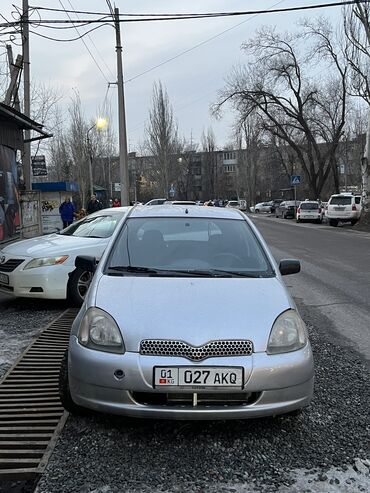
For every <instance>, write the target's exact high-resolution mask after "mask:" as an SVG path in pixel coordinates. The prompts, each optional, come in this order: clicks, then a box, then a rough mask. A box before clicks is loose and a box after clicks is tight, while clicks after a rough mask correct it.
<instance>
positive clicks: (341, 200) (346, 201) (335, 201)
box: [330, 197, 352, 205]
mask: <svg viewBox="0 0 370 493" xmlns="http://www.w3.org/2000/svg"><path fill="white" fill-rule="evenodd" d="M351 201H352V197H332V198H331V200H330V205H351Z"/></svg>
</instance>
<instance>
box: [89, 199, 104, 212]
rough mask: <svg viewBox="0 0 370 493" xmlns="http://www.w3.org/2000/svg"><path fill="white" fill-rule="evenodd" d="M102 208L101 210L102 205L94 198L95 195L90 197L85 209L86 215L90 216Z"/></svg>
mask: <svg viewBox="0 0 370 493" xmlns="http://www.w3.org/2000/svg"><path fill="white" fill-rule="evenodd" d="M102 208H103V205H102V203H101V202H99V200H98V199H97V198H96V195H91V198H90V200H89V203H88V204H87V207H86V212H87V214H91V213H93V212H97V211H100V210H101V209H102Z"/></svg>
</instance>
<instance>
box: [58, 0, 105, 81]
mask: <svg viewBox="0 0 370 493" xmlns="http://www.w3.org/2000/svg"><path fill="white" fill-rule="evenodd" d="M59 1H60V0H59ZM67 1H68V3H69V5H70V6H71V8H72V9H73V10H74V7H73V5H72V3H71V1H70V0H67ZM60 3H62V2H61V1H60ZM76 15H77V14H76ZM88 38H89V39H90V41H91V44H92V45H93V46H94V48H95V51H96V53H97V54H98V56H99V58H100V60H101V61H102V62H103V64H104V65H105V68H106V69H107V70H108V72H109V74H110V76H111V77H112V78H113V79H114V77H115V76H114V75H113V73H112V71H111V69H110V68H109V67H108V65H107V63H106V62H105V60H104V58H103V57H102V56H101V54H100V51H99V50H98V47H97V46H96V44H95V42H94V40H93V39H92V37H91V36H90V34H88ZM81 41H82V42H83V43H84V44H85V42H84V40H83V39H82V40H81ZM107 82H108V81H107Z"/></svg>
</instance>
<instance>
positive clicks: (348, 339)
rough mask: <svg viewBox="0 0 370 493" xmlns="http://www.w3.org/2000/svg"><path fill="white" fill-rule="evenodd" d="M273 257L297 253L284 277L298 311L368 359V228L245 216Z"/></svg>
mask: <svg viewBox="0 0 370 493" xmlns="http://www.w3.org/2000/svg"><path fill="white" fill-rule="evenodd" d="M249 217H251V218H252V220H253V222H254V223H255V224H256V226H257V227H258V229H259V230H260V232H261V233H262V235H263V237H264V238H265V240H266V241H267V243H268V245H269V247H270V248H271V250H272V253H273V255H274V257H275V259H276V260H280V259H282V258H297V259H299V260H300V261H301V269H302V270H301V273H300V274H297V275H295V276H289V277H286V278H284V280H285V282H286V284H287V286H289V288H290V292H291V294H292V295H293V297H294V299H295V300H296V302H297V304H298V305H299V307H300V309H301V311H302V315H303V316H304V317H305V316H307V315H308V314H309V316H310V317H312V318H313V319H314V317H315V319H317V325H318V326H319V327H320V328H321V329H322V330H325V331H326V332H328V331H329V332H330V331H332V332H333V333H334V334H335V337H336V338H337V337H338V336H340V337H341V338H342V341H343V344H344V345H346V344H350V345H351V346H352V347H354V348H355V349H356V350H357V351H358V352H359V353H360V354H361V355H363V356H364V357H365V358H366V359H367V360H370V337H369V336H370V302H369V299H370V293H369V282H370V233H364V232H359V231H354V230H353V229H351V228H350V227H341V228H332V227H330V226H326V225H322V226H318V225H316V224H311V223H304V224H296V223H295V221H293V220H284V219H276V218H275V217H273V216H271V215H253V216H249Z"/></svg>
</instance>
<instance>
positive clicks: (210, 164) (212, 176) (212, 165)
mask: <svg viewBox="0 0 370 493" xmlns="http://www.w3.org/2000/svg"><path fill="white" fill-rule="evenodd" d="M201 144H202V151H203V153H204V154H203V156H204V157H203V163H204V174H205V192H206V196H207V197H209V198H216V197H218V194H219V187H218V180H219V176H218V175H219V172H218V163H217V155H216V139H215V134H214V132H213V129H212V127H208V129H207V131H206V132H205V131H203V133H202V137H201Z"/></svg>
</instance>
